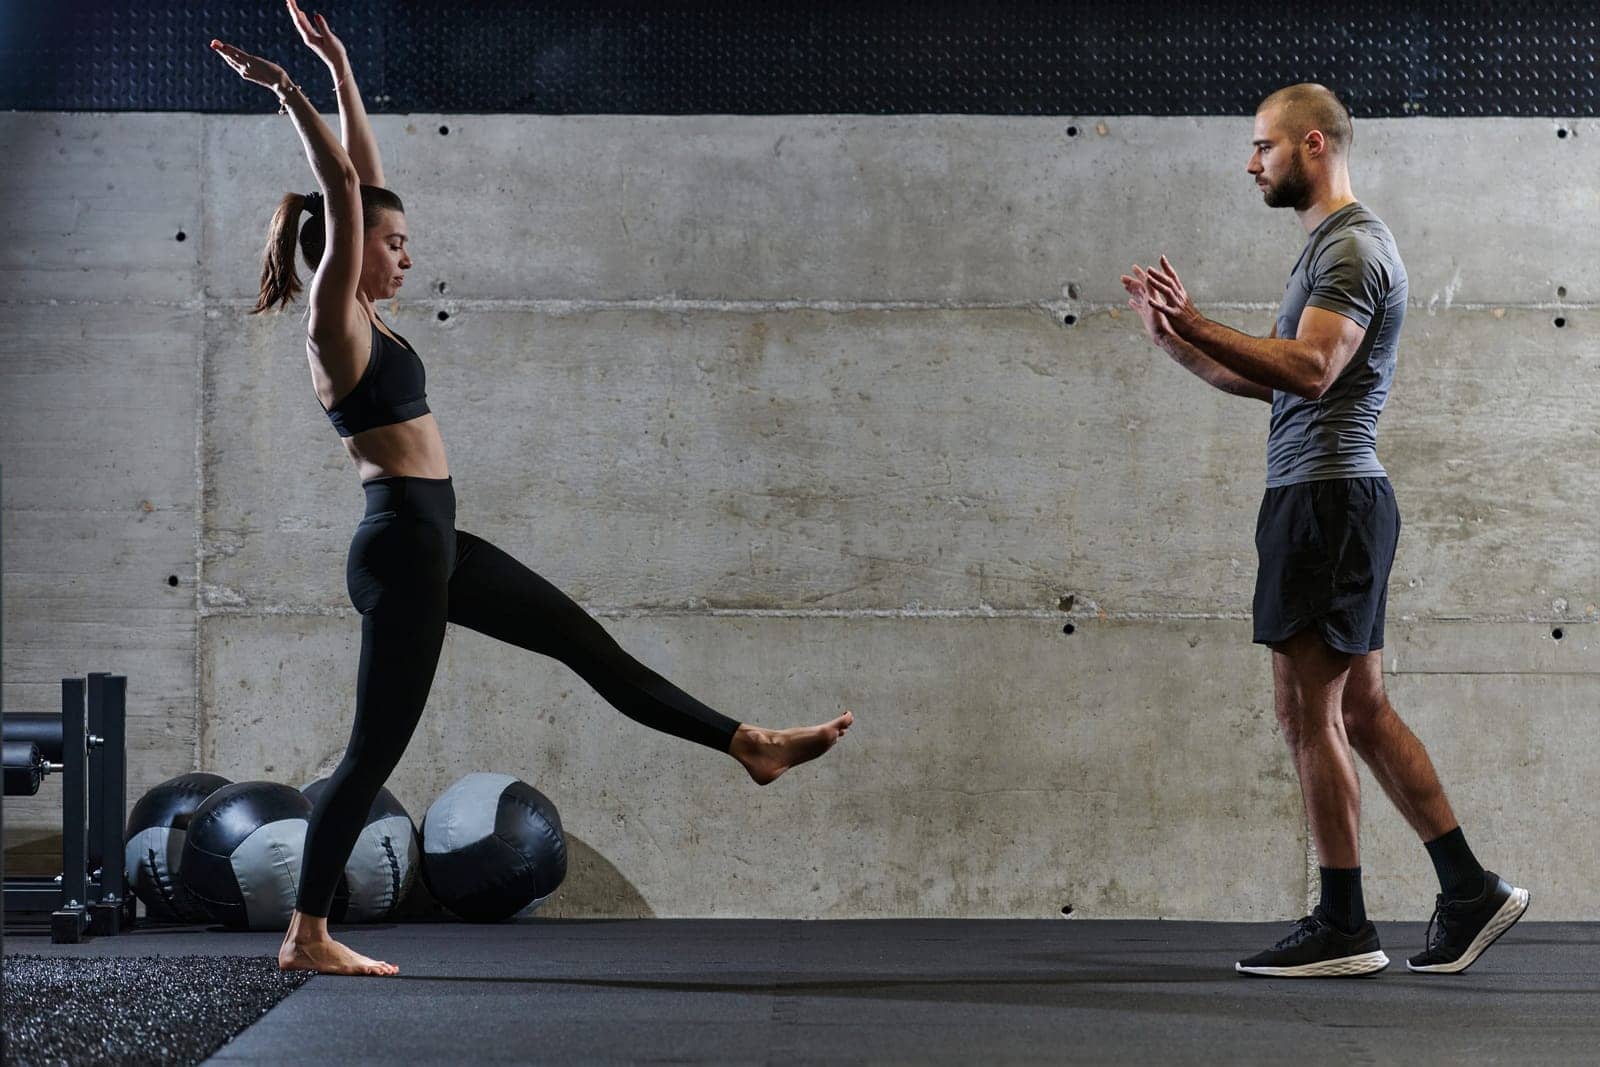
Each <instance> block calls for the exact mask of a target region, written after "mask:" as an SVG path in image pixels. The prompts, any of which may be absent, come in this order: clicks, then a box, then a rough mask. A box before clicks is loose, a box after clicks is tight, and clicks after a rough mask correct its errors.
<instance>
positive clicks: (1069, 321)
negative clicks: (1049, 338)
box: [1061, 315, 1078, 326]
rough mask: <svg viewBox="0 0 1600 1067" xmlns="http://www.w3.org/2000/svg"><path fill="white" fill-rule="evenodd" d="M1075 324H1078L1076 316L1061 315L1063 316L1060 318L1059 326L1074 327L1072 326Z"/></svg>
mask: <svg viewBox="0 0 1600 1067" xmlns="http://www.w3.org/2000/svg"><path fill="white" fill-rule="evenodd" d="M1077 322H1078V316H1076V315H1063V316H1061V325H1063V326H1074V325H1076V324H1077Z"/></svg>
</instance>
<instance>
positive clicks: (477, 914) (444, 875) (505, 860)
mask: <svg viewBox="0 0 1600 1067" xmlns="http://www.w3.org/2000/svg"><path fill="white" fill-rule="evenodd" d="M422 835H423V853H422V877H423V880H424V881H426V882H427V884H428V889H429V891H430V892H432V894H433V896H434V898H435V899H436V900H438V901H439V903H441V904H443V905H444V906H445V907H446V908H449V909H450V910H451V911H452V912H454V913H455V914H456V915H458V916H460V917H461V918H463V919H466V920H467V921H469V922H498V921H500V920H501V919H506V918H509V917H510V916H512V915H515V914H517V913H518V912H525V911H526V910H528V909H529V908H530V906H532V907H537V906H538V905H539V904H540V903H542V902H543V901H544V900H545V899H547V898H548V897H549V896H550V895H551V894H552V893H554V892H555V890H556V888H557V887H559V886H560V885H561V882H562V879H564V878H565V877H566V873H567V850H566V840H565V838H564V837H563V835H562V830H561V816H560V815H559V814H558V813H557V812H556V808H555V805H554V804H552V803H551V802H550V799H549V798H548V797H546V796H545V795H544V794H542V793H540V792H539V791H538V790H537V789H535V788H533V786H531V785H528V784H527V783H526V782H521V781H518V780H516V779H515V778H512V777H510V776H509V775H503V774H473V775H468V776H467V777H466V778H463V779H462V780H461V781H459V782H457V783H456V784H455V785H453V786H451V787H450V788H449V789H447V790H446V791H445V792H444V794H443V795H442V796H440V798H439V799H438V800H437V801H435V802H434V804H433V806H432V807H430V808H429V809H428V813H427V815H426V817H425V818H424V819H423V822H422Z"/></svg>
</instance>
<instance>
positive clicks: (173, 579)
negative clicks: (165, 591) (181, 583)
mask: <svg viewBox="0 0 1600 1067" xmlns="http://www.w3.org/2000/svg"><path fill="white" fill-rule="evenodd" d="M167 584H168V585H171V586H176V585H177V584H178V576H177V575H176V574H169V575H167Z"/></svg>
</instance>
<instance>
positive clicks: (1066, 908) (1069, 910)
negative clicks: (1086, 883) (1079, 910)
mask: <svg viewBox="0 0 1600 1067" xmlns="http://www.w3.org/2000/svg"><path fill="white" fill-rule="evenodd" d="M1061 914H1063V915H1071V914H1072V905H1071V904H1066V905H1063V906H1062V908H1061Z"/></svg>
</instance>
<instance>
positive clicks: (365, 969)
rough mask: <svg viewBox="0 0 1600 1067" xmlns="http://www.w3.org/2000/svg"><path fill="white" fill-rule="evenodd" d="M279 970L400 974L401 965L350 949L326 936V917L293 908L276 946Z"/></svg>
mask: <svg viewBox="0 0 1600 1067" xmlns="http://www.w3.org/2000/svg"><path fill="white" fill-rule="evenodd" d="M278 970H280V971H316V972H317V973H318V974H371V975H385V976H387V975H392V974H399V973H400V968H398V967H396V966H395V965H394V964H392V963H385V962H384V961H383V960H375V959H372V958H371V957H370V956H363V955H361V954H360V953H359V952H355V951H352V950H351V949H349V948H347V947H346V946H344V945H341V944H340V943H339V942H337V941H335V940H334V939H333V938H332V937H329V936H328V920H327V919H324V918H318V917H317V916H314V915H306V914H304V913H303V912H299V911H296V912H295V913H294V916H293V917H292V918H291V919H290V920H289V929H288V931H287V932H286V933H285V934H284V935H283V945H282V946H281V947H280V948H279V949H278Z"/></svg>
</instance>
